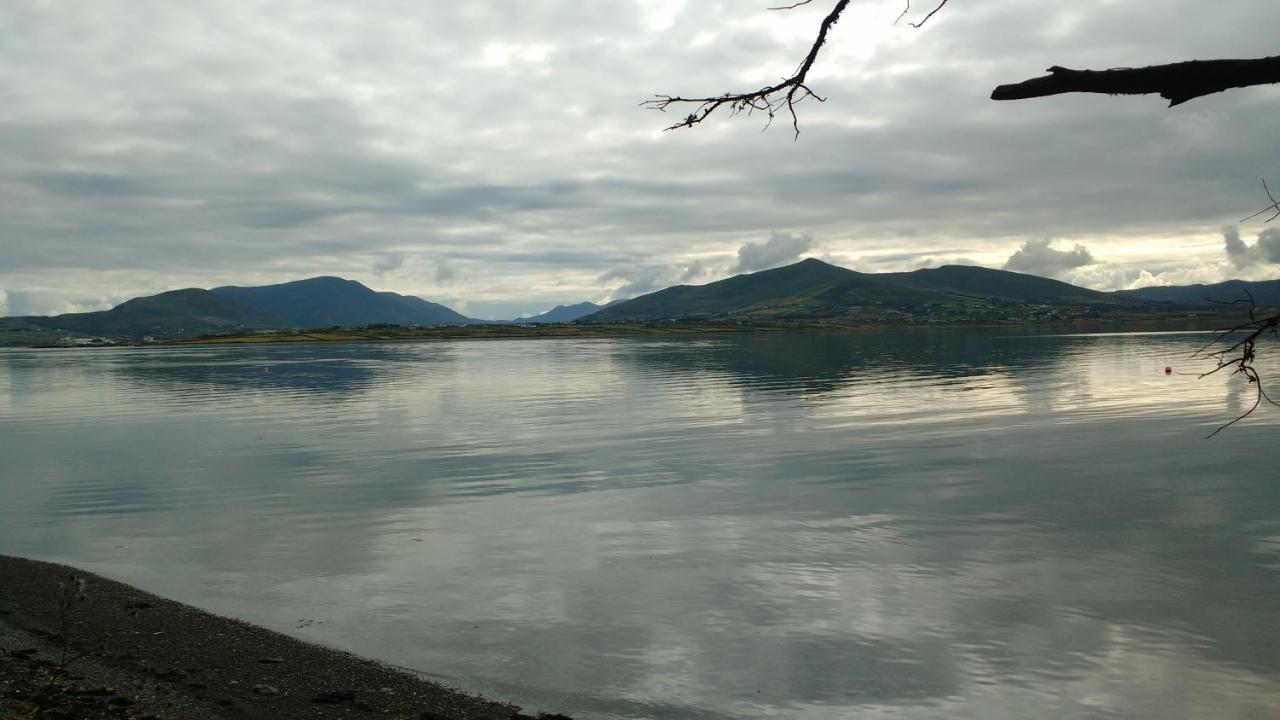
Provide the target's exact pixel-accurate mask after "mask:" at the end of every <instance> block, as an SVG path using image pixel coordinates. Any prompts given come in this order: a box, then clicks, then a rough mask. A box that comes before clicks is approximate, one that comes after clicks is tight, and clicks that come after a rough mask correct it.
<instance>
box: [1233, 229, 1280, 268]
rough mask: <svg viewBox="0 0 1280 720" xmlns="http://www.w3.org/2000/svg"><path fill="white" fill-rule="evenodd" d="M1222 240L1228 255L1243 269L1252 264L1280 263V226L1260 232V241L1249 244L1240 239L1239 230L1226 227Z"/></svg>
mask: <svg viewBox="0 0 1280 720" xmlns="http://www.w3.org/2000/svg"><path fill="white" fill-rule="evenodd" d="M1222 240H1223V245H1224V249H1225V250H1226V252H1227V257H1228V258H1229V259H1230V260H1231V263H1232V264H1233V265H1235V266H1236V267H1237V268H1239V269H1241V270H1243V269H1245V268H1248V267H1250V266H1252V265H1260V264H1280V228H1267V229H1266V230H1263V231H1262V232H1260V233H1258V241H1257V242H1256V243H1254V244H1253V245H1249V244H1247V243H1245V241H1244V240H1241V239H1240V231H1239V230H1237V229H1236V228H1235V227H1233V226H1231V227H1225V228H1223V229H1222Z"/></svg>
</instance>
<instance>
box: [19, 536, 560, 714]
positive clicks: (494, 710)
mask: <svg viewBox="0 0 1280 720" xmlns="http://www.w3.org/2000/svg"><path fill="white" fill-rule="evenodd" d="M33 716H34V717H48V718H76V719H77V720H79V719H81V718H183V719H184V720H185V719H191V720H203V719H205V718H282V719H288V718H336V717H342V718H352V717H361V716H367V717H378V718H415V719H418V720H433V719H437V718H439V719H442V720H443V719H452V718H458V719H463V718H466V719H469V720H470V719H474V720H528V719H529V718H532V717H534V716H530V715H525V714H523V713H521V712H520V711H519V709H518V708H516V707H514V706H512V705H509V704H505V703H500V702H493V701H489V700H485V699H482V698H478V697H475V696H472V695H468V694H466V693H463V692H460V691H457V690H453V689H450V688H447V687H444V686H441V685H438V684H436V683H433V682H429V681H426V680H423V679H421V678H419V677H416V676H414V675H412V674H410V673H408V672H405V671H402V670H397V669H394V668H389V667H387V666H384V665H380V664H378V663H376V662H374V661H371V660H367V659H364V658H360V657H356V656H354V655H351V654H349V653H344V652H341V651H338V650H332V649H329V648H324V647H320V646H317V645H312V644H309V643H306V642H302V641H301V640H296V639H294V638H291V637H288V636H286V635H281V634H280V633H276V632H272V631H270V630H266V629H264V628H260V627H256V626H254V625H250V624H247V623H243V622H240V621H238V620H233V619H230V618H224V617H219V616H217V615H212V614H209V613H207V612H204V611H202V610H198V609H196V608H193V607H190V606H187V605H183V604H181V603H176V602H173V601H170V600H165V599H163V598H159V597H156V596H154V595H151V594H149V593H145V592H143V591H141V590H138V589H136V588H133V587H130V586H128V585H125V584H123V583H118V582H115V581H112V580H108V579H106V578H102V577H99V576H97V575H94V574H92V573H87V572H84V571H81V570H77V569H75V568H71V567H67V566H64V565H57V564H53V563H47V562H40V561H35V560H27V559H23V558H15V557H8V556H3V555H0V718H9V717H33ZM537 717H541V718H544V719H545V720H567V718H566V716H563V715H541V716H537Z"/></svg>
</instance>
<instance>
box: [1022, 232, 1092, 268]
mask: <svg viewBox="0 0 1280 720" xmlns="http://www.w3.org/2000/svg"><path fill="white" fill-rule="evenodd" d="M1052 243H1053V240H1051V239H1049V238H1044V239H1042V240H1028V241H1026V242H1024V243H1023V244H1022V247H1020V248H1018V249H1017V250H1015V251H1014V253H1013V254H1012V255H1010V256H1009V259H1008V260H1007V261H1005V264H1004V269H1005V270H1014V271H1016V272H1024V273H1030V274H1032V275H1042V276H1045V277H1054V276H1056V275H1061V274H1062V273H1064V272H1066V271H1068V270H1072V269H1075V268H1078V267H1083V266H1085V265H1089V264H1092V263H1093V262H1094V259H1093V254H1092V253H1090V252H1089V249H1088V248H1086V247H1085V246H1083V245H1076V246H1075V247H1074V248H1072V249H1071V250H1057V249H1054V248H1052V247H1050V245H1051V244H1052Z"/></svg>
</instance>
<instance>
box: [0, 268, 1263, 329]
mask: <svg viewBox="0 0 1280 720" xmlns="http://www.w3.org/2000/svg"><path fill="white" fill-rule="evenodd" d="M1249 294H1252V296H1253V298H1254V301H1255V302H1256V303H1257V304H1258V306H1259V307H1276V306H1280V280H1269V281H1262V282H1246V281H1242V280H1231V281H1228V282H1225V283H1219V284H1217V285H1191V286H1185V287H1149V288H1143V289H1140V290H1125V291H1119V292H1099V291H1097V290H1089V289H1086V288H1081V287H1077V286H1075V285H1070V284H1068V283H1064V282H1060V281H1057V280H1051V279H1049V278H1043V277H1038V276H1035V275H1026V274H1022V273H1015V272H1009V271H1005V270H992V269H990V268H983V267H976V266H965V265H948V266H944V267H940V268H934V269H927V270H916V271H913V272H902V273H860V272H856V271H853V270H849V269H846V268H842V267H838V266H835V265H831V264H828V263H825V262H822V261H820V260H816V259H808V260H802V261H800V262H798V263H795V264H793V265H788V266H786V267H780V268H775V269H772V270H764V271H760V272H756V273H750V274H744V275H737V276H734V277H731V278H727V279H725V280H719V281H717V282H712V283H708V284H706V285H676V286H674V287H669V288H666V289H664V290H659V291H657V292H653V293H649V294H647V295H642V296H640V297H637V298H634V299H630V300H624V301H615V302H613V303H610V304H608V305H605V306H599V305H596V304H594V303H589V302H584V303H579V304H576V305H560V306H557V307H555V308H553V309H551V310H549V311H547V312H545V313H542V314H540V315H534V316H530V317H522V318H517V319H516V320H514V321H512V322H516V323H520V324H539V323H563V322H578V323H634V322H645V323H647V322H663V321H670V320H683V321H698V320H740V321H741V320H753V321H754V320H850V321H857V320H878V321H893V320H906V321H914V320H920V319H928V320H932V321H944V320H955V321H962V320H978V319H1004V318H1009V317H1016V318H1020V319H1037V318H1041V319H1043V318H1063V317H1075V316H1080V315H1084V314H1101V313H1106V312H1116V311H1126V310H1129V311H1135V310H1143V309H1161V308H1164V309H1180V308H1187V309H1191V308H1207V307H1214V306H1215V305H1216V304H1217V303H1224V302H1225V303H1231V302H1233V301H1236V300H1241V299H1243V298H1246V297H1248V295H1249ZM1217 306H1218V307H1220V305H1217ZM484 322H489V321H482V320H474V319H472V318H468V317H466V316H464V315H462V314H460V313H458V312H455V311H453V310H451V309H450V308H448V307H445V306H444V305H440V304H438V303H433V302H428V301H426V300H423V299H421V298H418V297H414V296H410V295H399V294H397V293H393V292H377V291H374V290H371V289H369V288H368V287H365V286H364V285H362V284H360V283H358V282H356V281H354V280H344V279H342V278H337V277H316V278H310V279H307V280H298V281H294V282H287V283H281V284H278V285H264V286H259V287H236V286H225V287H217V288H213V289H212V290H201V289H198V288H187V289H183V290H171V291H168V292H163V293H159V294H157V295H150V296H146V297H139V298H134V299H132V300H129V301H127V302H124V303H121V304H120V305H117V306H116V307H114V308H111V309H110V310H104V311H99V312H88V313H73V314H66V315H57V316H53V317H35V316H28V317H10V318H0V341H3V342H4V343H7V344H14V343H21V342H35V341H49V340H50V339H51V338H53V337H57V336H64V335H68V334H70V335H97V336H111V337H131V338H141V337H144V336H148V335H150V336H155V337H157V338H162V337H193V336H198V335H206V334H233V333H247V332H257V331H265V330H282V329H313V328H324V327H334V326H343V327H363V326H367V325H373V324H388V325H404V326H417V325H423V326H426V325H467V324H479V323H484Z"/></svg>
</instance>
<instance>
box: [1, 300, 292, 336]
mask: <svg viewBox="0 0 1280 720" xmlns="http://www.w3.org/2000/svg"><path fill="white" fill-rule="evenodd" d="M0 322H3V328H4V329H9V330H12V329H14V328H18V327H28V328H31V329H32V330H31V331H32V332H35V331H37V330H38V331H42V332H41V333H40V334H41V336H45V335H50V336H52V337H49V338H47V339H49V340H52V339H53V337H61V336H65V335H104V336H116V337H143V336H145V335H154V336H156V337H191V336H196V335H203V334H209V333H232V332H251V331H253V330H265V329H269V328H276V327H280V326H281V321H280V320H279V319H278V318H274V317H271V316H270V315H267V314H266V313H263V312H260V311H258V310H256V309H254V308H249V307H245V306H244V305H241V304H239V303H237V302H235V301H233V300H229V299H227V298H224V297H222V296H220V295H217V294H215V293H212V292H210V291H208V290H200V289H198V288H187V289H185V290H170V291H168V292H163V293H160V294H159V295H149V296H147V297H140V298H134V299H132V300H129V301H127V302H123V303H121V304H119V305H117V306H115V307H113V308H111V309H110V310H102V311H99V312H87V313H70V314H66V315H55V316H52V317H22V318H5V319H4V320H3V321H0Z"/></svg>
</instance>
